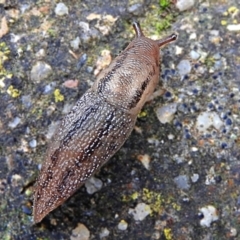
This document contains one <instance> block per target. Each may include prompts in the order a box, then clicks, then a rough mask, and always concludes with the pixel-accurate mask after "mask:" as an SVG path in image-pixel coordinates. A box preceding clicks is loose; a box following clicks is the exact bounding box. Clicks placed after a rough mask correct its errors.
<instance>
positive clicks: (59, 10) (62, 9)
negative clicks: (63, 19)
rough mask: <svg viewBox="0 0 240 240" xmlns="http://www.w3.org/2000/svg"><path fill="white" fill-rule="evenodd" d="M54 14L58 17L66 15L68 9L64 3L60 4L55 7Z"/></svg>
mask: <svg viewBox="0 0 240 240" xmlns="http://www.w3.org/2000/svg"><path fill="white" fill-rule="evenodd" d="M55 13H56V15H58V16H63V15H66V14H68V7H67V6H66V5H65V4H64V3H62V2H60V3H58V4H57V5H56V7H55Z"/></svg>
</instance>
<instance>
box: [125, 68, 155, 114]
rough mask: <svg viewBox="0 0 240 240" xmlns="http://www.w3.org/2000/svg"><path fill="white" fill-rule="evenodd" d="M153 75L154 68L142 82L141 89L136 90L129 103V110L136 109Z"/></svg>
mask: <svg viewBox="0 0 240 240" xmlns="http://www.w3.org/2000/svg"><path fill="white" fill-rule="evenodd" d="M154 74H155V71H154V68H153V70H152V71H150V72H149V74H148V76H147V78H146V79H145V80H144V81H143V83H142V85H141V87H140V88H139V89H137V90H136V92H135V95H134V96H133V99H132V101H131V102H130V103H129V105H128V107H129V109H131V108H134V107H136V105H137V104H138V102H139V101H140V99H141V97H142V95H143V93H144V91H145V89H146V88H147V86H148V84H149V83H150V81H151V79H152V76H153V75H154Z"/></svg>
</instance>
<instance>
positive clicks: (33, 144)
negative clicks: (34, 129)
mask: <svg viewBox="0 0 240 240" xmlns="http://www.w3.org/2000/svg"><path fill="white" fill-rule="evenodd" d="M29 146H30V147H31V148H35V147H36V146H37V141H36V139H33V140H31V141H30V142H29Z"/></svg>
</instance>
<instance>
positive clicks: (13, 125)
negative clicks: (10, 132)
mask: <svg viewBox="0 0 240 240" xmlns="http://www.w3.org/2000/svg"><path fill="white" fill-rule="evenodd" d="M20 122H21V118H19V117H15V118H14V119H13V120H12V121H11V122H9V123H8V126H9V127H10V128H15V127H17V125H18V124H19V123H20Z"/></svg>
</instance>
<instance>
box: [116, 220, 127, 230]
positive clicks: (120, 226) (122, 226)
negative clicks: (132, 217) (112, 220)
mask: <svg viewBox="0 0 240 240" xmlns="http://www.w3.org/2000/svg"><path fill="white" fill-rule="evenodd" d="M127 227H128V223H127V222H126V221H125V220H121V221H120V222H119V223H118V229H119V230H121V231H125V230H126V229H127Z"/></svg>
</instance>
